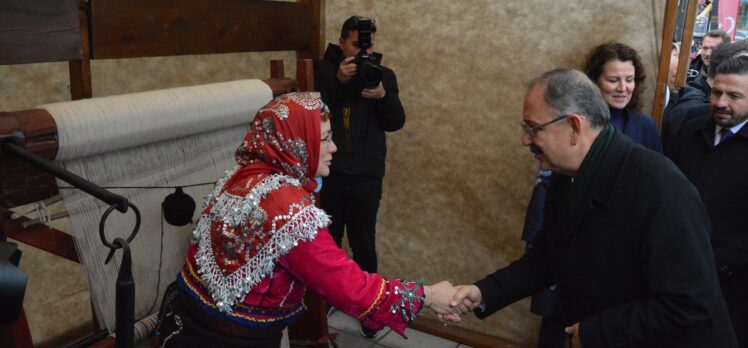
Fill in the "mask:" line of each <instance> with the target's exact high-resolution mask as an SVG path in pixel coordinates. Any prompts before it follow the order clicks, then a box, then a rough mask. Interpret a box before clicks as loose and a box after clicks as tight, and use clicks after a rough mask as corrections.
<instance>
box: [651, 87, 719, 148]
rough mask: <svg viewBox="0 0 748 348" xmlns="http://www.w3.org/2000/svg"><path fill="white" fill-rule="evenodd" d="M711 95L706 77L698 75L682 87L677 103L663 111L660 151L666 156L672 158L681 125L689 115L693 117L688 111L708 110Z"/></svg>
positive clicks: (686, 120)
mask: <svg viewBox="0 0 748 348" xmlns="http://www.w3.org/2000/svg"><path fill="white" fill-rule="evenodd" d="M711 95H712V87H711V86H709V83H707V81H706V77H704V76H703V75H699V77H698V78H697V79H696V80H695V81H692V82H689V83H688V84H687V85H686V86H684V87H683V89H682V90H681V92H680V95H679V97H678V102H677V103H675V104H674V105H673V106H672V107H671V108H669V109H667V110H665V113H664V115H663V117H662V129H661V134H662V149H663V153H664V154H665V155H666V156H668V157H671V156H672V152H673V150H674V148H675V147H676V146H677V145H676V143H675V139H676V138H677V137H678V133H679V132H680V130H681V128H682V127H683V125H684V124H685V123H686V122H688V120H689V115H694V114H693V113H692V112H690V111H691V110H692V109H699V110H703V109H704V108H708V107H709V105H711V104H710V97H711Z"/></svg>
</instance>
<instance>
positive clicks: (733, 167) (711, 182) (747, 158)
mask: <svg viewBox="0 0 748 348" xmlns="http://www.w3.org/2000/svg"><path fill="white" fill-rule="evenodd" d="M715 128H716V123H715V122H714V119H713V118H712V115H711V113H708V112H707V113H703V114H702V115H701V116H700V117H698V118H696V119H693V120H691V121H689V122H688V123H686V124H685V125H684V126H683V129H682V130H681V133H680V135H679V137H678V140H677V141H678V151H677V152H676V153H675V155H674V156H673V161H674V162H675V164H676V165H678V167H680V169H681V170H682V171H683V173H684V174H685V175H686V177H688V179H689V180H691V182H692V183H693V184H694V186H696V189H697V190H698V191H699V194H700V195H701V199H702V200H703V201H704V205H705V206H706V209H707V211H708V212H709V218H710V220H711V222H712V248H713V249H714V258H715V262H716V267H717V270H718V271H719V276H720V285H721V286H722V292H723V294H724V297H725V301H726V302H727V306H728V309H729V311H730V315H731V317H732V321H733V327H735V330H736V334H737V335H738V338H739V340H740V343H741V344H743V345H746V344H748V332H746V330H747V329H748V319H747V318H748V219H746V211H745V202H746V200H745V198H746V196H748V126H745V125H744V126H743V128H742V129H741V130H740V131H739V132H738V133H737V134H735V136H733V137H732V138H731V139H729V140H727V141H726V142H724V143H722V144H719V145H717V146H714V134H715Z"/></svg>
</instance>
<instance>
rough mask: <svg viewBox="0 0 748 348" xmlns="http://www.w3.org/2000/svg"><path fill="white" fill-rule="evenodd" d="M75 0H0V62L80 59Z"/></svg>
mask: <svg viewBox="0 0 748 348" xmlns="http://www.w3.org/2000/svg"><path fill="white" fill-rule="evenodd" d="M76 3H77V0H34V1H28V0H0V9H2V10H0V64H26V63H40V62H59V61H69V60H80V59H81V42H80V28H79V23H78V10H77V7H76Z"/></svg>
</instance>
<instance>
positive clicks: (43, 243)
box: [0, 207, 80, 263]
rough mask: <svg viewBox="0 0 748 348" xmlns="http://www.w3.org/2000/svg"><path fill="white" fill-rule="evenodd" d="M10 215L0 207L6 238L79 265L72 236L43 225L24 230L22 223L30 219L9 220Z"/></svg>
mask: <svg viewBox="0 0 748 348" xmlns="http://www.w3.org/2000/svg"><path fill="white" fill-rule="evenodd" d="M11 213H12V212H11V211H10V210H7V209H5V208H3V207H0V225H2V229H3V232H4V233H5V236H6V237H8V238H10V239H13V240H17V241H19V242H23V243H26V244H28V245H33V246H34V247H36V248H38V249H41V250H44V251H47V252H49V253H51V254H54V255H57V256H60V257H63V258H66V259H68V260H70V261H73V262H76V263H80V259H79V258H78V254H77V253H76V252H75V243H74V242H73V236H71V235H69V234H67V233H65V232H62V231H60V230H57V229H54V228H51V227H49V226H47V225H44V224H39V225H34V226H32V227H29V228H24V227H23V223H24V222H26V221H29V220H30V219H29V218H26V217H24V216H21V217H19V218H17V219H11V218H10V215H11Z"/></svg>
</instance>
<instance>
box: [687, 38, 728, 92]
mask: <svg viewBox="0 0 748 348" xmlns="http://www.w3.org/2000/svg"><path fill="white" fill-rule="evenodd" d="M730 41H732V40H730V35H728V34H727V32H725V31H724V30H718V29H715V30H710V31H708V32H707V33H706V34H704V39H703V41H702V43H701V52H699V55H697V56H696V58H694V59H693V60H692V61H691V63H690V64H689V67H688V69H689V70H690V71H689V72H688V75H689V76H693V77H690V78H689V79H688V81H693V80H695V79H696V77H697V76H704V77H706V75H707V73H708V72H709V62H710V59H711V57H712V51H713V50H714V49H715V48H716V47H717V46H719V45H720V44H722V43H725V42H727V43H729V42H730Z"/></svg>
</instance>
